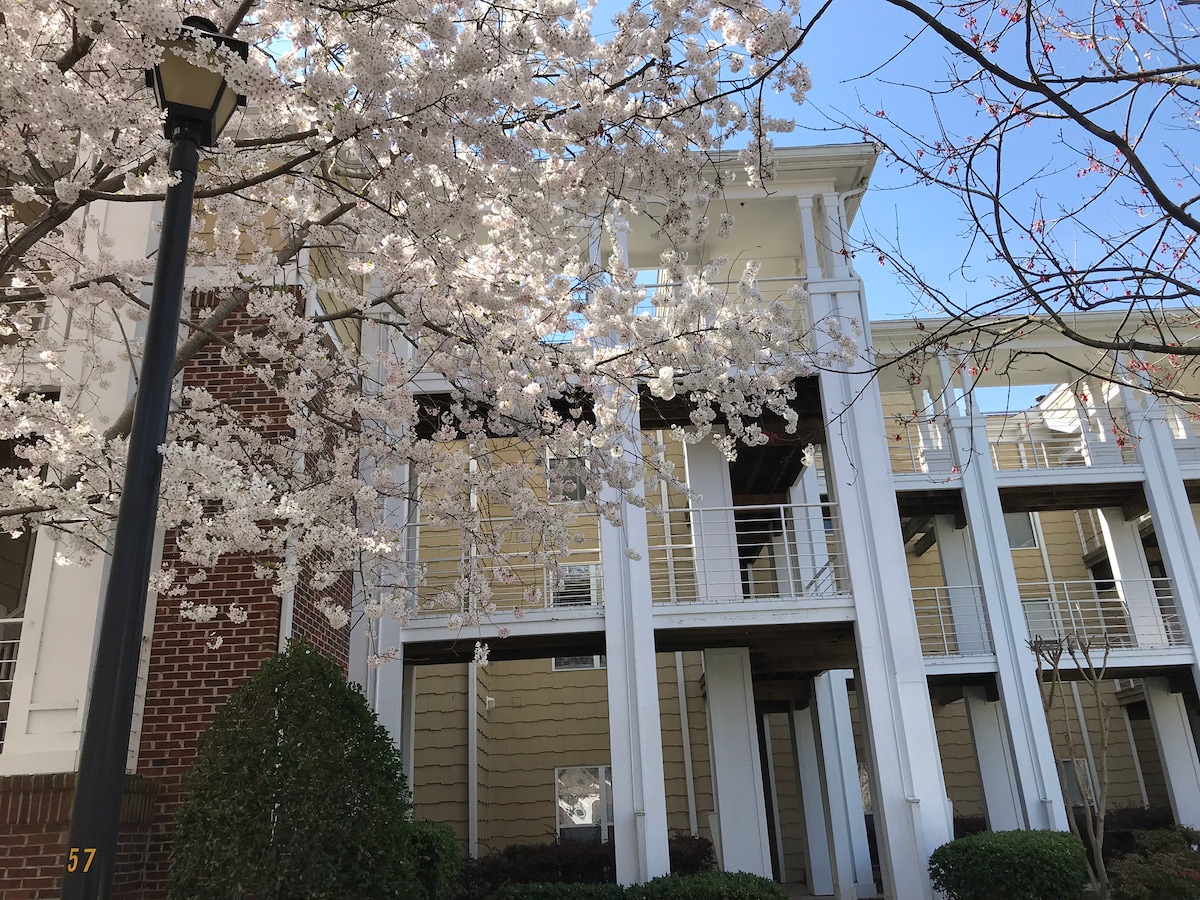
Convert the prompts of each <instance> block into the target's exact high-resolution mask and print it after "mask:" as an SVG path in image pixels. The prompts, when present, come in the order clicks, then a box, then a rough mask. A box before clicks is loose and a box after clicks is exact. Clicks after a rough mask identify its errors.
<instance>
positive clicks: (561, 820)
mask: <svg viewBox="0 0 1200 900" xmlns="http://www.w3.org/2000/svg"><path fill="white" fill-rule="evenodd" d="M554 797H555V806H556V807H557V812H556V815H555V817H554V820H555V828H556V830H557V832H558V839H559V840H560V841H564V842H566V841H584V842H587V841H598V842H601V843H605V844H607V843H608V842H609V841H611V840H612V839H613V825H612V821H613V801H612V769H610V768H609V767H608V766H572V767H570V768H563V769H555V770H554Z"/></svg>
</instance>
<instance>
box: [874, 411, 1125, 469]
mask: <svg viewBox="0 0 1200 900" xmlns="http://www.w3.org/2000/svg"><path fill="white" fill-rule="evenodd" d="M985 421H986V427H987V441H988V449H987V452H988V455H989V457H990V459H991V462H992V468H993V469H995V470H996V471H997V472H1011V471H1020V470H1028V469H1056V468H1063V467H1068V466H1108V465H1122V464H1127V463H1132V462H1133V461H1134V446H1135V444H1136V440H1134V439H1133V438H1132V437H1130V436H1129V435H1128V434H1127V432H1126V429H1125V424H1124V417H1123V415H1122V413H1121V411H1120V410H1109V409H1105V410H1103V411H1102V412H1100V413H1097V414H1095V415H1093V416H1089V415H1087V414H1086V413H1085V412H1084V411H1083V410H1043V409H1025V410H1018V411H1016V412H1001V413H989V414H988V415H987V416H986V417H985ZM884 428H885V433H886V435H887V440H888V455H889V457H890V458H891V464H892V472H893V473H896V474H908V473H916V472H922V473H927V474H935V475H950V474H952V471H953V469H952V467H953V461H952V459H951V452H950V439H949V435H948V430H947V427H946V422H945V418H944V417H941V416H919V417H915V418H913V417H908V416H889V417H888V418H887V419H886V420H885V422H884ZM977 449H978V451H979V452H980V453H982V452H983V451H984V448H982V447H979V448H977Z"/></svg>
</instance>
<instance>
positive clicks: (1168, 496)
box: [1121, 372, 1200, 686]
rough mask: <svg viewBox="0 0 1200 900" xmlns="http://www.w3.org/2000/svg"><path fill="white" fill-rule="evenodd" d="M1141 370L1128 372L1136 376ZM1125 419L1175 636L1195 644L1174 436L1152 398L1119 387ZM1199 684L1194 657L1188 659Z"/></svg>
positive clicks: (1198, 545)
mask: <svg viewBox="0 0 1200 900" xmlns="http://www.w3.org/2000/svg"><path fill="white" fill-rule="evenodd" d="M1139 374H1141V373H1136V372H1135V373H1131V375H1139ZM1121 398H1122V400H1123V402H1124V404H1125V416H1126V422H1127V424H1128V426H1129V429H1130V431H1131V432H1132V433H1133V434H1134V435H1136V436H1137V459H1138V462H1140V463H1141V464H1142V470H1143V472H1144V473H1145V482H1144V483H1143V488H1144V490H1145V492H1146V502H1147V504H1148V505H1149V507H1150V517H1151V519H1152V520H1153V522H1154V535H1155V537H1156V538H1157V539H1158V548H1159V550H1161V551H1162V557H1163V564H1164V565H1165V566H1166V569H1167V574H1168V575H1169V576H1170V578H1171V587H1172V589H1173V591H1174V594H1175V608H1176V611H1177V612H1178V614H1179V626H1180V628H1181V634H1179V635H1178V637H1177V639H1178V640H1180V641H1186V642H1188V643H1190V644H1191V645H1192V646H1193V647H1196V646H1200V566H1197V565H1196V562H1197V560H1200V534H1197V532H1196V528H1195V527H1194V522H1195V520H1194V519H1193V518H1192V510H1191V504H1189V503H1188V497H1187V489H1186V488H1185V487H1184V483H1183V475H1182V473H1181V472H1180V471H1179V460H1178V459H1177V458H1176V456H1175V447H1174V440H1175V439H1174V437H1173V436H1172V434H1171V429H1170V426H1169V425H1168V423H1167V420H1166V414H1165V413H1164V412H1163V408H1162V404H1160V403H1159V402H1158V401H1157V400H1156V399H1155V398H1154V397H1153V396H1151V395H1149V394H1143V393H1139V392H1135V391H1133V390H1132V389H1130V388H1127V387H1122V388H1121ZM1192 678H1193V680H1194V681H1195V682H1196V684H1197V686H1200V660H1197V662H1193V663H1192Z"/></svg>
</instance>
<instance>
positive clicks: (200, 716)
mask: <svg viewBox="0 0 1200 900" xmlns="http://www.w3.org/2000/svg"><path fill="white" fill-rule="evenodd" d="M218 299H219V298H218V297H216V296H215V295H213V294H202V295H197V296H195V297H194V298H193V315H194V317H195V318H197V319H202V318H203V317H204V316H205V315H206V311H207V308H208V307H211V306H213V305H215V304H216V302H217V301H218ZM258 324H260V323H259V322H257V321H255V320H253V319H250V318H248V317H246V316H245V315H243V314H238V315H235V316H233V317H231V318H230V319H229V320H228V321H227V322H226V323H225V324H224V325H223V326H222V328H221V329H220V331H221V333H230V332H233V331H237V330H244V329H247V328H253V327H256V326H257V325H258ZM183 378H184V384H185V385H186V386H202V387H204V388H206V389H207V390H208V392H209V393H210V394H211V395H212V396H213V397H214V398H216V399H217V400H218V401H220V402H222V403H224V404H226V405H227V406H228V407H229V408H231V409H232V410H233V411H235V412H236V413H239V414H241V415H242V416H244V417H246V418H247V419H249V418H251V417H253V418H256V419H259V420H260V421H261V422H262V427H263V428H264V430H266V431H269V432H274V433H276V434H278V435H279V436H281V437H284V436H286V435H287V434H288V433H289V429H288V427H287V424H286V419H285V417H286V413H287V410H286V408H285V406H284V404H283V402H282V401H281V400H280V399H279V398H278V396H276V395H275V393H274V392H273V391H272V390H271V389H270V388H268V387H266V386H265V385H263V384H262V383H261V381H259V379H258V378H256V377H254V376H251V375H247V374H245V373H244V372H243V371H242V370H241V369H240V368H237V367H231V366H229V365H226V364H225V363H224V362H223V361H222V359H221V348H220V346H219V345H212V346H210V347H208V348H206V349H205V350H204V351H203V352H201V353H200V354H199V355H198V356H197V357H196V358H195V359H194V360H193V361H192V362H191V363H190V364H189V365H188V367H187V368H186V369H185V370H184V373H183ZM163 559H164V560H165V561H167V562H173V561H175V560H176V559H177V552H176V550H175V545H174V542H173V540H172V539H171V538H170V537H168V540H167V542H166V545H165V546H164V548H163ZM256 562H262V560H256V559H253V558H251V557H249V556H232V557H228V558H226V559H224V560H223V561H222V562H221V564H220V565H218V566H217V567H216V568H215V569H214V570H212V571H210V572H209V574H208V577H207V578H206V579H205V580H204V581H203V582H202V583H200V584H198V585H195V586H194V587H192V588H191V589H190V590H189V592H188V594H187V595H186V596H185V597H182V598H172V599H171V600H169V601H163V602H162V603H160V604H159V608H158V609H157V611H156V615H155V622H154V634H153V639H152V645H151V654H150V670H149V676H148V680H147V685H146V706H145V712H144V715H143V719H142V734H141V746H140V751H139V756H138V772H139V774H142V775H145V776H147V777H149V778H153V779H154V780H155V782H157V784H158V796H157V800H156V803H155V808H154V812H153V816H152V821H151V823H150V828H149V835H148V842H147V851H146V854H145V858H144V860H143V862H142V865H141V867H140V871H138V872H136V873H133V875H134V876H135V877H131V879H130V881H129V883H130V884H131V885H132V884H134V883H135V882H136V884H137V892H136V893H127V894H125V895H124V896H129V897H136V898H137V900H156V898H159V897H162V896H165V890H166V882H167V877H168V874H169V865H170V851H171V834H172V831H173V823H174V818H175V812H176V810H177V809H178V807H179V804H180V803H181V802H182V800H183V795H184V788H183V778H184V776H185V774H186V773H187V772H188V770H189V769H190V768H191V767H192V765H193V764H194V762H195V758H196V747H197V741H198V738H199V736H200V734H201V732H203V730H204V729H205V728H206V727H207V726H208V724H209V723H210V722H211V721H212V718H213V715H214V714H215V711H216V708H217V707H218V706H219V705H220V704H221V703H222V702H224V701H225V700H226V699H227V698H228V697H229V695H230V694H232V693H233V691H234V690H235V689H236V688H237V687H238V685H240V684H242V683H243V682H244V681H245V680H246V679H247V678H249V677H250V676H251V675H252V674H253V673H254V672H256V671H257V670H258V669H259V667H260V666H261V665H262V664H263V662H264V661H265V660H267V659H268V658H270V657H271V656H273V655H274V654H275V652H276V651H277V649H278V645H279V630H280V599H279V597H278V596H276V595H275V594H274V593H273V592H272V590H271V586H270V585H269V584H268V583H267V582H264V581H263V580H261V579H259V578H257V577H255V573H254V565H255V563H256ZM181 570H182V574H183V575H184V578H186V575H187V574H188V572H187V568H186V567H181ZM180 580H181V581H182V580H183V579H180ZM344 580H346V579H344ZM351 585H352V582H350V581H349V580H346V584H345V585H342V584H341V582H340V581H339V582H338V583H337V584H335V585H334V586H333V587H332V588H330V589H329V590H327V591H325V592H324V595H325V596H328V597H330V598H331V599H335V600H340V599H342V598H343V597H344V602H346V603H348V602H349V597H350V588H351ZM310 595H311V592H310V591H307V590H306V589H301V590H297V592H296V611H295V616H294V622H293V633H294V634H296V635H301V636H304V637H307V638H308V639H309V640H310V641H312V643H314V644H315V645H316V646H317V647H318V648H320V649H321V650H322V652H324V653H326V654H328V655H330V656H331V657H333V658H334V659H335V660H337V661H338V662H340V663H341V664H342V666H343V668H345V667H346V665H347V663H348V656H349V634H348V632H347V631H345V630H343V631H341V632H337V633H334V632H332V630H331V629H330V628H329V625H328V622H327V620H326V619H325V616H324V615H323V614H322V613H320V612H319V611H318V610H317V609H316V608H315V607H314V606H313V599H314V598H313V597H312V596H310ZM181 600H188V601H191V602H193V603H195V604H197V605H200V604H210V605H214V606H217V607H219V608H221V609H222V610H224V609H225V608H226V607H227V606H228V605H229V604H230V603H231V602H234V601H236V602H237V604H238V605H239V606H241V607H243V608H244V609H245V610H246V611H247V613H248V617H249V618H248V620H247V622H246V623H245V624H244V625H233V624H231V623H230V622H228V620H226V619H224V618H223V617H222V618H220V619H218V620H216V621H214V622H209V623H197V622H191V621H184V620H182V619H180V617H179V603H180V601H181ZM217 639H219V641H220V645H219V646H214V645H215V644H216V643H217ZM118 896H122V895H121V894H118Z"/></svg>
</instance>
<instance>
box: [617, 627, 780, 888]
mask: <svg viewBox="0 0 1200 900" xmlns="http://www.w3.org/2000/svg"><path fill="white" fill-rule="evenodd" d="M609 665H610V666H611V665H612V664H611V662H610V663H609ZM704 684H705V687H706V689H707V694H708V729H709V735H710V740H711V743H712V776H713V798H714V802H715V806H716V808H717V809H716V812H717V822H718V827H719V829H720V831H721V868H722V869H724V870H725V871H726V872H749V873H751V874H752V875H761V876H763V877H764V878H770V877H771V850H770V844H769V842H768V840H769V839H768V833H767V806H766V801H765V799H764V798H763V780H762V764H761V762H760V757H759V746H758V722H757V720H756V718H755V714H754V687H753V685H752V683H751V680H750V651H749V650H747V649H746V648H745V647H734V648H729V649H720V650H705V651H704ZM660 771H661V769H660Z"/></svg>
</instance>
